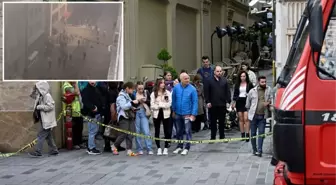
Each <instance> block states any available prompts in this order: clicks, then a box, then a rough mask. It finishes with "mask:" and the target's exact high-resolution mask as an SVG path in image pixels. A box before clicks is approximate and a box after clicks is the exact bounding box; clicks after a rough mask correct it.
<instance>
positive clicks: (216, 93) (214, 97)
mask: <svg viewBox="0 0 336 185" xmlns="http://www.w3.org/2000/svg"><path fill="white" fill-rule="evenodd" d="M221 72H222V68H221V67H220V66H216V67H215V70H214V76H213V77H212V78H209V79H208V81H207V83H205V85H204V95H205V102H206V104H207V107H208V108H209V109H210V115H211V118H210V119H211V123H210V124H211V138H210V139H211V140H215V139H216V134H217V120H218V125H219V128H218V130H219V138H220V139H224V138H225V134H224V127H225V114H226V104H227V103H231V92H230V87H229V84H228V82H227V80H226V78H225V77H222V76H221Z"/></svg>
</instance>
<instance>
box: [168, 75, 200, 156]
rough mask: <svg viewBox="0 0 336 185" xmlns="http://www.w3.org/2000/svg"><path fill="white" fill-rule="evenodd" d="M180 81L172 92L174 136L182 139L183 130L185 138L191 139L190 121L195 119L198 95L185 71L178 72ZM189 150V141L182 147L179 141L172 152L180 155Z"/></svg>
mask: <svg viewBox="0 0 336 185" xmlns="http://www.w3.org/2000/svg"><path fill="white" fill-rule="evenodd" d="M180 80H181V83H179V84H177V85H175V86H174V89H173V94H172V110H173V117H174V118H175V121H176V131H177V134H176V138H177V139H178V140H183V135H184V132H185V133H186V140H191V123H192V122H193V121H195V119H196V116H197V113H198V96H197V91H196V89H195V87H194V86H193V85H191V84H189V82H190V77H189V75H188V74H187V73H181V74H180ZM189 150H190V143H186V145H185V148H184V149H183V143H179V144H178V145H177V148H176V149H175V151H174V152H173V153H174V154H178V153H179V152H181V151H182V152H181V155H187V154H188V152H189Z"/></svg>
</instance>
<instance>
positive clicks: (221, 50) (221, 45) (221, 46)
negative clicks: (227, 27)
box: [220, 38, 223, 62]
mask: <svg viewBox="0 0 336 185" xmlns="http://www.w3.org/2000/svg"><path fill="white" fill-rule="evenodd" d="M220 54H221V62H223V40H222V38H220Z"/></svg>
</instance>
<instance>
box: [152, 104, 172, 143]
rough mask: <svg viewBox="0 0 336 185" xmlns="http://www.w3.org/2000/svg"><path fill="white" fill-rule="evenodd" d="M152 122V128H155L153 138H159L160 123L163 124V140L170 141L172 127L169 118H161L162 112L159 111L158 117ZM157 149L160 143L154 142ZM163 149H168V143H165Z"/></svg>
mask: <svg viewBox="0 0 336 185" xmlns="http://www.w3.org/2000/svg"><path fill="white" fill-rule="evenodd" d="M153 122H154V128H155V134H154V135H155V137H156V138H160V128H161V122H162V124H163V132H164V136H165V139H171V135H172V125H171V120H170V118H167V119H164V117H163V110H162V109H160V111H159V115H158V117H157V118H156V119H155V118H154V119H153ZM155 143H156V146H157V148H161V147H160V141H158V140H155ZM165 148H169V142H168V141H165Z"/></svg>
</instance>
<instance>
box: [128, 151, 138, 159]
mask: <svg viewBox="0 0 336 185" xmlns="http://www.w3.org/2000/svg"><path fill="white" fill-rule="evenodd" d="M127 156H130V157H133V156H137V154H136V153H134V152H132V150H127Z"/></svg>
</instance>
